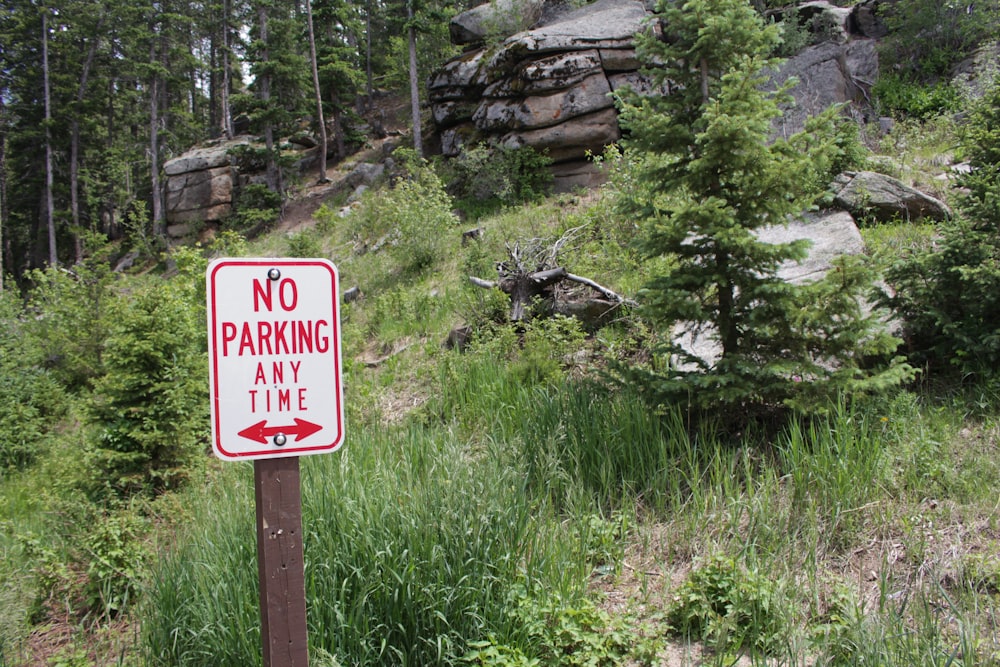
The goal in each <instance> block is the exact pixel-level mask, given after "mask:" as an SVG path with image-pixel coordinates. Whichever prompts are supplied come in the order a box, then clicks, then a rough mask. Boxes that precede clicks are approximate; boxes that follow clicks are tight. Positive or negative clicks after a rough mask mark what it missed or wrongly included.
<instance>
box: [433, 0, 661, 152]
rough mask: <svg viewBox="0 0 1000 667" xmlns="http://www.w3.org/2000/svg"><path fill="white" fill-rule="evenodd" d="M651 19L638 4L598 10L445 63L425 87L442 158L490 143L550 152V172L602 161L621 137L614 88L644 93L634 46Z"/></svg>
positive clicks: (602, 0)
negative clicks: (589, 157)
mask: <svg viewBox="0 0 1000 667" xmlns="http://www.w3.org/2000/svg"><path fill="white" fill-rule="evenodd" d="M479 10H480V8H477V9H476V10H472V12H473V13H475V12H478V11H479ZM648 18H649V13H648V12H647V10H646V7H645V6H644V4H643V3H642V2H639V1H637V0H624V1H622V0H599V1H598V2H596V3H594V4H592V5H588V6H586V7H583V8H581V9H578V10H575V11H571V12H564V13H562V14H560V15H557V16H555V17H554V18H551V20H549V21H548V22H547V23H546V24H544V25H541V26H540V27H537V28H534V29H532V30H527V31H524V32H520V33H518V34H516V35H513V36H512V37H509V38H508V39H506V40H505V41H504V42H503V43H502V44H501V45H500V46H499V47H498V48H496V49H494V50H492V51H489V52H488V51H487V50H486V49H480V50H477V51H473V52H469V53H466V54H463V55H462V56H460V57H459V58H456V59H454V60H452V61H450V62H449V63H447V64H446V65H445V66H444V67H442V68H441V69H440V70H439V71H438V72H436V73H435V74H434V76H433V77H432V78H431V81H430V84H429V98H430V102H431V114H432V117H433V118H434V122H435V124H436V125H437V127H438V129H439V133H440V139H441V149H442V152H443V153H444V154H445V155H447V156H454V155H457V154H458V153H459V152H460V151H461V149H462V146H463V145H466V144H472V143H477V142H480V141H490V140H491V141H496V142H500V143H503V144H504V145H507V146H531V147H533V148H535V149H537V150H544V151H547V152H548V154H549V156H550V157H551V158H552V159H553V160H554V161H555V162H564V161H575V160H580V159H582V158H583V157H584V156H585V155H586V153H587V151H593V152H598V153H599V152H600V151H601V150H603V148H604V146H606V145H607V144H608V143H611V142H614V141H617V140H618V139H619V138H620V137H621V131H620V129H619V128H618V122H617V114H616V113H615V112H614V109H613V107H614V101H613V99H612V97H611V92H612V90H613V86H614V87H617V86H619V85H622V84H625V83H629V84H631V85H636V87H639V88H642V87H646V88H651V86H650V85H649V84H648V82H646V81H644V79H643V77H641V76H640V75H639V74H638V73H637V71H636V70H638V68H639V61H638V60H637V59H636V55H635V48H634V44H633V37H634V35H635V34H636V33H637V32H638V31H640V30H642V29H643V26H644V25H645V23H646V21H647V20H648ZM467 19H470V17H464V18H462V19H461V22H465V21H466V20H467Z"/></svg>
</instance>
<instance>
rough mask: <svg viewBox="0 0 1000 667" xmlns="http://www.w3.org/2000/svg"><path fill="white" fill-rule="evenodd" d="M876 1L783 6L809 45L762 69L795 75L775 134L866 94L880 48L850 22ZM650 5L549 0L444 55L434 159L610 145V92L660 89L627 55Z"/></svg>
mask: <svg viewBox="0 0 1000 667" xmlns="http://www.w3.org/2000/svg"><path fill="white" fill-rule="evenodd" d="M511 1H514V2H517V0H511ZM885 1H887V0H866V1H865V2H863V3H861V4H859V5H856V6H855V7H853V8H844V7H837V6H836V5H834V4H832V2H830V1H829V0H809V1H807V2H804V3H802V4H800V5H799V6H798V7H797V8H796V10H795V12H793V13H790V14H788V17H794V20H797V21H799V23H800V24H803V25H808V26H811V27H810V28H809V29H810V30H814V33H813V39H814V41H819V43H817V44H814V45H813V46H810V47H808V48H806V49H805V50H804V51H802V52H801V53H799V54H798V55H796V56H795V57H793V58H790V59H789V60H787V61H786V62H785V64H784V65H782V66H781V68H780V69H779V70H778V71H776V72H774V73H773V75H772V77H771V78H772V84H771V85H772V86H773V87H777V86H779V85H781V84H783V83H785V82H786V81H788V80H789V79H791V78H793V77H794V78H795V79H796V80H797V81H798V83H797V84H796V85H795V87H794V88H793V89H792V90H791V93H792V97H793V98H794V99H795V104H794V105H792V106H790V107H789V108H788V109H786V110H785V112H784V115H783V116H782V117H781V118H779V119H777V120H776V122H775V126H774V131H775V134H778V135H784V136H788V135H791V134H793V133H795V132H798V131H800V130H802V129H803V127H804V126H805V122H806V120H807V119H808V118H809V117H810V116H812V115H815V114H817V113H819V112H821V111H823V110H825V109H826V108H827V107H828V106H830V105H831V104H840V103H849V102H862V101H863V100H864V99H865V97H866V94H867V90H866V87H867V86H868V85H870V84H871V83H872V82H873V81H875V80H876V78H877V73H878V56H877V54H876V51H875V43H874V41H873V40H871V39H867V38H864V37H862V38H861V39H858V38H857V36H858V35H859V34H860V33H859V31H860V28H859V27H858V26H859V25H863V26H865V27H864V29H865V30H870V31H874V30H875V29H876V28H875V22H876V19H877V11H876V10H877V5H878V3H879V2H885ZM652 4H655V3H653V2H648V1H647V2H640V1H639V0H598V2H595V3H593V4H591V5H588V6H586V7H583V8H581V9H577V10H575V11H565V10H564V11H562V13H558V12H556V8H557V7H559V6H560V5H559V3H555V2H552V3H548V4H546V5H545V7H544V12H543V15H544V18H543V19H542V21H541V22H540V24H539V25H538V26H537V27H535V28H532V29H531V30H526V31H523V32H520V33H517V34H515V35H512V36H511V37H508V38H507V39H506V40H504V41H503V42H502V43H501V44H500V45H499V46H496V47H493V48H491V49H486V48H479V49H475V50H472V51H468V52H466V53H464V54H463V55H462V56H460V57H458V58H455V59H454V60H452V61H450V62H448V63H447V64H446V65H444V66H443V67H442V68H441V69H440V70H439V71H438V72H436V73H435V74H434V75H433V76H432V78H431V81H430V84H429V99H430V106H431V115H432V117H433V119H434V122H435V124H436V126H437V128H438V133H439V138H440V145H441V150H442V152H443V153H444V155H446V156H455V155H458V154H459V152H461V150H462V147H463V146H465V145H473V144H476V143H479V142H494V143H502V144H504V145H506V146H530V147H533V148H535V149H536V150H540V151H547V152H548V155H549V157H550V158H552V159H553V161H554V162H555V163H556V164H559V163H561V162H576V161H579V160H581V159H583V158H584V156H585V155H586V154H587V152H588V151H589V152H592V153H600V152H601V151H602V150H603V148H604V147H605V146H606V145H608V144H609V143H612V142H615V141H617V140H618V139H619V138H620V137H621V130H620V129H619V127H618V119H617V113H616V112H615V110H614V104H613V97H612V93H614V92H615V91H618V90H621V89H622V88H623V87H625V86H628V87H629V88H631V89H632V90H635V91H636V92H638V93H639V94H641V95H667V94H669V93H670V91H669V85H668V84H664V85H662V86H655V85H654V84H653V82H652V81H651V80H650V78H649V77H648V76H646V75H644V74H642V73H641V71H640V70H641V64H640V62H639V60H638V58H637V57H636V52H635V35H636V34H638V33H640V32H642V31H646V30H652V31H654V33H655V32H657V31H659V30H660V26H659V24H658V23H657V22H655V21H652V20H651V19H652V13H651V5H652ZM485 11H486V9H484V8H483V7H479V8H476V9H475V10H472V11H471V12H467V13H466V14H468V15H469V16H465V15H460V17H459V18H457V19H456V21H458V22H459V23H462V24H463V25H466V24H468V22H470V21H472V19H473V18H475V17H477V16H481V15H482V13H483V12H485ZM803 22H804V23H803ZM453 25H454V24H453ZM469 31H470V33H471V32H472V31H471V28H470V29H469ZM463 34H464V33H463ZM461 39H463V40H466V39H471V38H469V37H467V36H466V37H462V38H461Z"/></svg>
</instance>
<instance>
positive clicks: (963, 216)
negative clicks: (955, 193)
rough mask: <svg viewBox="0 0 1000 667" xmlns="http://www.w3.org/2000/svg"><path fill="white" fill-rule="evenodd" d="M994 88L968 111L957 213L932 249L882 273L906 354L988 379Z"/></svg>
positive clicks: (997, 166)
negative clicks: (963, 173)
mask: <svg viewBox="0 0 1000 667" xmlns="http://www.w3.org/2000/svg"><path fill="white" fill-rule="evenodd" d="M998 127H1000V87H995V88H994V89H993V90H992V91H991V92H990V93H989V94H988V95H987V96H986V97H985V98H984V99H983V100H982V101H981V102H980V104H978V105H977V106H976V107H975V109H974V110H973V113H972V117H971V119H970V121H969V125H968V128H967V130H966V133H965V137H964V139H963V147H964V150H965V152H966V157H967V158H968V160H969V163H970V165H971V166H972V171H971V172H970V173H969V174H968V175H967V176H965V177H963V178H962V179H961V182H960V184H961V185H962V186H964V187H965V188H966V192H967V194H965V195H964V196H962V197H961V198H960V199H959V207H958V208H959V215H958V216H956V217H955V218H954V219H953V220H951V221H949V222H947V223H944V224H942V225H941V228H940V238H939V240H938V242H937V243H935V244H934V245H933V246H932V247H929V248H925V249H918V250H916V251H914V252H913V253H912V254H911V255H909V256H905V257H903V258H900V260H899V261H898V262H896V263H895V264H894V265H893V266H892V267H891V268H890V269H889V270H888V271H887V272H886V277H887V279H888V281H889V284H890V285H892V287H893V288H894V290H895V291H894V293H893V294H892V295H891V296H886V299H885V301H886V303H888V304H889V305H890V306H891V307H892V308H893V309H895V311H896V312H897V313H898V314H899V316H900V317H901V318H902V319H903V321H904V323H905V338H906V342H907V345H908V347H909V351H910V354H911V356H912V357H913V359H914V360H915V361H916V362H918V363H920V364H921V365H924V364H929V365H930V366H931V367H932V368H936V369H942V368H944V367H947V366H948V365H951V366H952V367H953V368H954V369H955V370H957V371H959V372H960V373H962V374H964V375H970V374H971V375H981V376H984V377H993V376H995V375H996V372H997V371H996V369H997V368H998V367H1000V366H998V365H1000V327H998V325H997V316H996V314H997V313H998V312H1000V204H998V202H1000V179H998V174H1000V130H998V129H997V128H998Z"/></svg>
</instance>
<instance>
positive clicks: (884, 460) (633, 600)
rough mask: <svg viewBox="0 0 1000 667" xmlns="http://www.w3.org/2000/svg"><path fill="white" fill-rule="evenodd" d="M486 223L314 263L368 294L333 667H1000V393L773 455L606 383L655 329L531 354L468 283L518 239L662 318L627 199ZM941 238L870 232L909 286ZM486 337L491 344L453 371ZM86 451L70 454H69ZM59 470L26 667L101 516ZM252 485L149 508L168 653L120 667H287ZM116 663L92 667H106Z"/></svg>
mask: <svg viewBox="0 0 1000 667" xmlns="http://www.w3.org/2000/svg"><path fill="white" fill-rule="evenodd" d="M477 224H479V225H481V226H483V227H484V229H485V230H486V231H485V235H484V237H483V240H482V241H480V242H478V243H473V244H471V245H469V246H461V245H460V243H459V241H458V239H457V238H456V239H454V241H455V243H454V244H453V245H452V246H447V247H446V248H447V249H446V250H444V251H442V252H441V254H440V255H439V256H438V257H437V258H436V260H435V262H434V263H433V264H432V265H431V266H430V267H428V268H426V269H424V270H422V271H420V272H399V271H397V270H395V268H394V266H393V264H392V262H391V261H390V258H389V256H388V254H387V253H382V252H368V253H365V254H360V253H354V252H352V250H351V246H350V244H349V242H348V241H349V239H348V237H347V234H349V232H350V229H349V226H348V225H339V224H338V223H336V222H330V221H326V222H324V223H321V224H320V225H319V226H318V227H317V228H316V232H315V236H313V237H311V238H310V239H308V240H309V243H310V244H318V245H319V247H320V248H321V249H322V250H321V251H322V252H323V253H324V254H328V255H329V256H330V257H331V258H333V260H334V261H335V262H336V263H337V264H338V266H339V267H340V268H341V274H342V277H344V283H345V286H349V285H354V284H358V285H360V286H361V287H362V291H363V292H364V294H365V296H364V297H363V298H362V299H361V300H360V301H358V302H355V303H352V304H348V305H345V306H344V309H343V315H344V321H343V332H342V335H343V341H344V357H345V359H344V361H345V387H346V388H345V399H346V401H345V402H346V407H347V413H348V422H347V439H346V444H345V446H344V448H343V449H342V450H341V451H340V452H338V453H336V454H333V455H324V456H318V457H307V458H305V459H303V461H302V473H303V474H302V482H303V484H302V488H303V509H304V523H303V528H304V531H305V540H304V542H305V558H306V585H307V599H308V619H309V638H310V653H311V655H312V657H313V660H314V662H316V663H317V664H322V665H333V664H343V665H355V664H357V665H461V664H494V665H514V664H531V660H532V659H535V660H539V661H541V662H540V664H544V665H550V664H551V665H578V664H606V665H611V664H624V662H623V661H624V660H625V658H624V657H623V656H625V655H630V656H631V659H632V660H635V661H636V662H637V664H677V663H676V662H674V663H670V662H668V659H667V658H666V657H665V656H666V655H667V653H666V651H667V650H668V649H669V647H666V648H665V647H664V646H663V644H662V642H663V641H666V642H667V643H668V644H670V645H672V646H673V647H674V649H675V650H674V652H673V653H671V654H670V655H673V656H678V655H679V656H681V657H680V658H678V660H680V661H681V662H682V663H683V664H719V665H722V664H726V665H729V664H732V662H733V660H734V659H735V658H737V657H739V656H740V655H741V654H742V655H744V656H745V657H746V659H747V661H749V662H750V663H752V664H761V665H763V664H768V665H776V664H781V665H886V666H889V665H995V664H1000V623H998V622H997V618H998V614H1000V594H998V591H997V583H996V582H998V581H1000V565H998V564H997V561H996V560H995V559H991V557H990V556H991V555H992V554H995V553H996V549H997V545H998V544H1000V537H998V533H997V531H998V522H1000V519H998V518H997V502H996V497H997V494H996V489H997V488H1000V457H997V455H996V454H997V443H998V440H1000V428H998V419H997V414H998V411H997V406H998V400H997V399H998V396H997V392H996V390H995V388H991V387H988V386H987V387H980V388H975V389H970V388H963V389H954V388H948V387H941V386H935V385H930V384H923V385H918V386H915V387H913V388H911V390H908V391H903V390H901V391H899V392H898V393H897V394H896V395H895V396H890V397H884V398H882V399H878V400H871V401H865V402H859V401H849V400H845V401H843V402H842V403H840V404H838V405H834V406H830V410H829V412H828V414H827V415H826V416H824V417H822V418H815V419H812V420H802V421H792V422H789V423H788V424H786V425H783V426H781V427H774V426H772V427H771V428H769V429H768V430H767V431H766V432H765V431H764V430H763V429H756V430H755V429H750V430H748V431H747V432H744V433H738V434H732V433H729V434H725V435H723V434H722V433H719V432H716V431H714V430H713V429H712V428H711V426H703V427H702V428H700V429H696V430H693V429H691V428H689V423H688V421H687V419H688V416H687V414H686V412H685V410H684V409H683V406H665V407H664V406H660V407H657V408H656V409H653V408H651V407H650V406H649V405H648V404H646V403H645V402H644V400H643V398H642V396H641V395H637V394H634V393H631V392H627V391H623V390H620V389H614V388H608V387H607V386H603V385H602V384H601V383H600V379H601V374H600V372H601V369H602V368H604V367H605V366H606V364H607V361H606V359H607V358H613V359H616V360H619V361H621V360H627V359H628V358H629V355H630V354H634V353H635V352H636V350H637V349H638V347H639V343H638V342H637V341H640V340H641V339H642V338H643V335H644V332H643V330H642V328H641V326H642V323H641V322H640V321H639V320H637V319H630V320H627V321H624V322H619V323H617V324H616V325H615V326H614V327H611V328H607V329H605V330H602V331H600V332H598V333H597V334H596V335H592V336H588V337H586V338H585V339H584V338H583V337H582V335H580V332H579V331H578V330H574V329H573V327H571V326H569V325H565V324H563V325H555V324H553V325H551V326H549V325H546V326H537V327H536V326H534V325H527V326H523V327H519V328H516V327H511V326H507V325H503V324H497V322H496V320H497V319H499V318H500V317H501V316H502V314H503V313H504V312H505V309H506V308H505V306H506V304H505V299H504V298H503V296H502V295H497V294H494V293H490V292H486V291H484V290H480V289H478V288H472V287H469V286H468V284H467V281H466V277H467V276H468V275H470V274H472V275H479V276H480V277H484V278H492V277H493V275H490V274H489V271H490V270H491V269H492V266H493V262H495V261H500V260H503V259H505V258H506V248H505V244H506V243H507V242H513V241H515V240H518V239H527V238H532V237H545V238H552V239H555V238H559V237H560V236H562V235H563V234H564V233H565V232H566V231H567V230H570V229H576V230H578V231H577V232H575V235H574V239H575V240H574V242H573V243H567V245H566V247H565V253H564V259H565V262H566V266H567V268H568V269H569V270H570V271H572V272H574V273H579V274H584V275H588V276H589V277H592V278H594V279H595V280H597V281H598V282H601V283H603V284H606V285H608V286H611V287H613V288H617V289H618V290H619V291H622V292H625V293H627V294H631V293H634V290H635V289H637V288H638V285H640V284H641V283H642V280H643V277H642V273H641V271H642V270H648V266H647V267H646V268H645V269H639V270H637V269H636V264H635V261H636V258H635V257H634V256H633V253H632V251H631V249H630V248H629V247H628V240H629V237H630V235H632V234H634V229H630V228H629V227H628V225H627V224H623V223H618V222H616V218H615V213H614V210H613V208H612V207H610V205H609V203H608V202H607V201H603V200H596V201H594V200H590V201H585V200H584V199H583V198H578V197H567V196H563V197H553V198H550V199H548V200H546V201H545V202H542V203H540V204H537V205H532V206H530V207H525V208H524V209H517V210H508V211H504V212H501V213H498V214H496V215H494V216H492V217H489V218H485V219H482V220H480V221H478V223H477ZM933 232H934V229H933V227H932V226H929V225H926V226H923V225H912V224H910V225H904V224H900V225H879V226H877V227H871V228H866V229H865V230H864V232H863V233H864V234H865V238H866V241H867V242H868V244H869V249H870V253H871V254H872V255H873V257H874V258H875V259H876V261H877V262H878V263H880V264H884V263H885V262H888V261H892V259H894V258H895V257H897V256H898V255H899V254H901V253H904V252H906V251H907V250H908V249H909V248H911V247H915V246H919V245H922V244H925V243H928V242H929V239H930V238H931V237H932V235H933ZM227 243H229V244H230V245H231V249H232V251H233V252H238V253H245V254H248V255H265V256H268V255H274V254H277V255H280V254H283V253H284V252H285V251H286V249H287V247H288V240H287V239H284V238H279V237H276V236H271V237H267V238H266V239H262V240H260V241H256V242H253V243H250V244H248V245H247V244H239V243H233V242H232V240H231V239H230V240H229V241H227ZM609 244H610V245H611V246H612V247H613V249H612V250H611V251H608V252H606V253H603V252H602V248H604V247H605V246H608V245H609ZM463 321H465V322H469V323H471V324H472V325H473V326H474V336H473V342H472V344H471V345H470V346H469V347H468V348H467V349H466V351H464V352H458V351H453V350H444V349H443V348H442V347H441V343H442V342H443V340H444V338H445V335H446V334H447V332H448V330H449V329H451V327H453V326H454V325H456V324H459V323H461V322H463ZM581 349H583V350H585V351H586V354H585V355H582V356H580V355H577V354H576V353H577V352H579V351H580V350H581ZM64 440H65V441H64V442H62V444H60V445H59V447H58V448H54V449H52V450H50V453H52V454H55V453H58V454H59V455H60V456H62V457H65V456H66V455H67V452H68V451H70V450H71V448H72V442H73V441H72V438H70V437H67V438H65V439H64ZM48 456H49V455H46V457H45V458H44V459H43V461H41V462H40V464H39V465H38V466H37V467H36V468H33V469H31V470H29V471H27V472H24V473H17V474H10V475H7V476H5V477H4V479H3V480H2V481H0V525H2V527H3V531H2V532H0V576H3V577H4V580H5V582H10V583H12V584H13V585H12V586H5V587H4V588H3V589H2V591H0V651H2V653H0V665H18V664H22V663H21V662H19V661H21V660H23V659H24V658H23V655H24V654H23V648H24V645H25V637H26V634H27V632H28V631H29V629H30V615H31V612H32V605H33V602H34V598H35V596H36V595H37V593H38V592H39V588H38V586H39V582H38V580H37V577H36V576H35V573H34V572H33V566H34V564H33V563H31V562H28V561H27V560H26V554H25V551H24V547H23V544H24V538H25V537H26V536H28V535H34V536H44V540H45V542H44V546H46V547H47V548H48V549H50V550H51V551H52V552H53V553H61V552H62V551H61V550H62V549H63V548H64V546H65V544H64V540H65V535H66V534H67V533H72V530H69V528H70V527H69V526H67V525H65V524H67V523H74V522H73V521H70V520H69V519H70V518H71V517H74V516H77V515H76V514H73V513H67V514H65V515H63V516H60V512H61V511H63V510H64V509H65V507H66V505H67V504H68V502H70V501H69V500H67V499H68V498H71V496H68V495H66V494H67V493H68V491H67V489H66V488H63V486H62V484H61V482H62V480H67V479H70V478H71V475H70V474H69V472H68V470H67V467H71V464H66V463H63V464H59V465H57V464H54V463H52V461H51V460H50V459H49V458H48ZM252 476H253V474H252V470H251V467H250V466H248V465H243V464H233V463H227V464H216V465H214V466H209V470H208V474H207V476H206V477H205V478H204V479H200V480H197V481H196V482H195V483H194V484H193V485H192V486H190V487H189V488H188V489H186V490H184V491H182V492H180V493H179V494H167V495H165V496H163V497H161V498H158V499H157V500H155V501H154V502H152V503H151V504H150V506H149V507H143V508H137V509H136V511H138V512H142V513H143V515H144V516H146V517H148V518H149V519H150V522H151V524H153V525H155V526H157V531H156V532H155V533H154V534H153V535H151V536H150V537H149V538H148V546H149V547H150V548H151V549H152V550H154V551H155V553H156V557H155V559H154V561H153V563H152V571H151V573H150V575H149V577H148V580H147V581H146V582H145V586H144V590H143V595H142V599H141V602H140V604H139V606H138V607H135V608H133V610H132V612H131V616H128V618H131V619H133V621H134V623H133V627H139V628H141V629H140V630H139V631H138V632H141V640H139V641H140V645H139V646H138V647H132V648H131V650H126V651H124V652H123V653H121V655H122V656H124V657H123V658H122V659H120V660H119V662H121V663H123V664H126V665H136V666H137V665H143V666H145V665H164V666H165V665H240V666H244V665H255V664H260V656H259V654H260V636H259V617H258V609H257V604H258V601H257V592H256V553H255V536H254V526H253V516H254V508H253V492H252ZM40 487H48V489H47V493H46V494H42V493H37V492H36V489H38V488H40ZM60 499H61V500H62V504H60V503H58V502H54V501H57V500H60ZM107 510H108V508H102V509H101V510H100V511H96V512H95V513H94V514H95V515H100V516H103V513H104V512H105V511H107ZM79 516H88V515H87V514H86V513H81V514H80V515H79ZM75 523H77V524H80V525H77V526H76V527H75V529H74V530H76V531H78V532H77V533H76V535H79V533H81V532H82V533H84V534H86V532H87V530H88V525H86V522H79V521H77V522H75ZM60 531H62V532H60ZM685 582H686V583H685ZM678 598H686V599H687V600H688V603H686V604H685V603H684V602H683V599H682V600H681V601H678ZM713 600H714V601H720V600H721V601H722V602H723V603H724V604H723V605H722V610H723V611H724V609H725V607H726V605H727V604H728V606H729V607H732V608H733V610H734V613H732V614H729V613H723V611H720V610H719V609H717V608H715V607H713V606H712V605H711V604H707V603H706V601H707V602H709V603H710V602H712V601H713ZM695 602H698V603H699V604H701V606H698V605H696V604H695ZM605 612H610V614H607V613H605ZM685 614H687V616H688V617H691V618H694V617H696V616H697V617H698V618H701V619H703V621H699V624H697V625H695V624H692V625H688V626H684V625H683V624H682V623H681V622H680V621H679V620H678V619H682V618H684V617H685ZM92 620H95V619H89V620H88V623H89V622H90V621H92ZM623 621H624V622H623ZM641 623H644V624H645V625H644V627H643V626H641V625H640V624H641ZM97 626H100V627H105V628H106V627H109V626H108V624H107V623H106V620H105V621H101V620H99V619H98V623H97ZM86 627H87V628H89V630H88V632H89V633H90V634H88V635H86V636H88V637H90V636H94V637H96V636H97V635H98V634H99V631H95V630H94V629H93V628H94V627H96V626H93V625H87V626H86ZM132 632H136V631H135V630H133V631H132ZM119 639H120V638H119ZM95 641H96V640H95ZM123 641H126V642H127V641H133V638H132V637H127V638H125V639H124V640H123ZM94 645H95V644H94V642H93V641H92V642H90V643H87V642H83V643H81V644H80V646H79V647H77V646H76V645H74V646H73V647H70V648H67V649H66V651H67V653H66V654H65V660H64V662H66V663H67V664H76V663H74V662H72V660H70V659H73V660H76V659H77V658H80V660H78V662H80V661H82V662H80V664H86V658H87V656H86V655H84V654H86V653H87V652H88V651H90V652H91V653H93V651H92V650H91V647H92V646H94ZM107 645H112V644H111V643H109V644H107ZM74 651H75V652H76V653H74ZM116 651H117V649H116ZM657 651H659V652H660V657H659V658H653V657H651V654H652V653H656V652H657ZM81 652H82V653H81ZM81 655H83V656H84V657H80V656H81ZM490 656H492V657H490ZM699 656H700V657H699ZM477 661H478V662H477ZM490 661H492V662H490ZM505 661H506V662H505ZM588 661H590V662H588ZM602 661H603V662H602ZM697 661H702V662H701V663H699V662H697Z"/></svg>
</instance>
